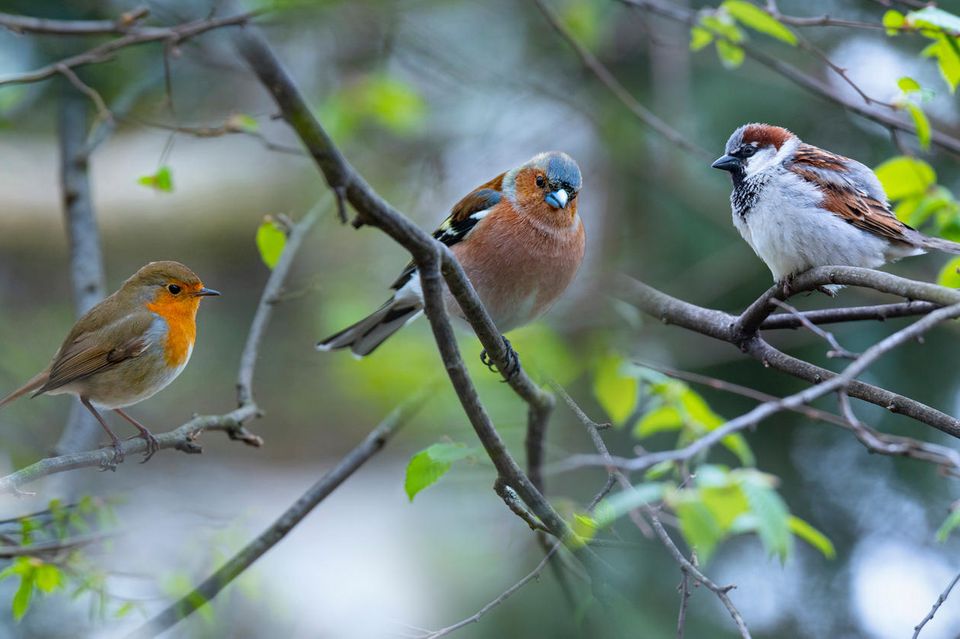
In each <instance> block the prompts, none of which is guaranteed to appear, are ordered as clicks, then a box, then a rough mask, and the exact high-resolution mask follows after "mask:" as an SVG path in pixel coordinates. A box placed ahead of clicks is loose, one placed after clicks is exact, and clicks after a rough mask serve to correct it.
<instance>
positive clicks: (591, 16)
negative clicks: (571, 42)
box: [560, 0, 602, 49]
mask: <svg viewBox="0 0 960 639" xmlns="http://www.w3.org/2000/svg"><path fill="white" fill-rule="evenodd" d="M560 17H561V19H562V20H563V22H564V23H565V24H566V25H567V28H568V29H570V32H571V33H573V35H575V36H576V38H577V41H579V42H580V43H581V44H582V45H584V46H585V47H587V48H588V49H595V48H596V47H597V45H598V44H599V43H600V36H601V27H602V22H601V20H600V11H599V4H598V3H596V2H591V1H590V0H577V1H576V2H573V3H572V4H569V5H567V6H565V7H564V8H563V11H562V14H561V16H560Z"/></svg>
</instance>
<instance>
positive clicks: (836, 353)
mask: <svg viewBox="0 0 960 639" xmlns="http://www.w3.org/2000/svg"><path fill="white" fill-rule="evenodd" d="M770 303H771V304H773V305H774V306H776V307H777V308H781V309H783V310H785V311H786V312H787V313H789V314H790V315H792V316H793V317H795V318H797V320H799V321H800V323H801V324H803V326H804V327H806V328H807V329H808V330H809V331H810V332H811V333H813V334H814V335H817V336H819V337H822V338H823V339H824V340H826V342H827V343H828V344H829V345H830V347H831V349H832V350H829V351H827V357H842V358H843V359H857V357H859V354H858V353H854V352H852V351H848V350H847V349H845V348H844V347H843V346H840V342H838V341H837V338H836V337H834V336H833V333H830V332H828V331H825V330H823V329H822V328H820V327H819V326H817V325H816V324H814V323H813V322H811V321H810V320H808V319H807V318H806V317H804V316H803V313H801V312H800V311H798V310H797V309H796V308H795V307H793V306H791V305H790V304H787V303H786V302H782V301H780V300H778V299H776V298H773V299H771V300H770Z"/></svg>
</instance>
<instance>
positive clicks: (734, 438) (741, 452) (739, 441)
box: [720, 433, 757, 466]
mask: <svg viewBox="0 0 960 639" xmlns="http://www.w3.org/2000/svg"><path fill="white" fill-rule="evenodd" d="M720 443H721V444H722V445H723V447H724V448H726V449H727V450H729V451H730V452H731V453H733V454H734V455H736V456H737V459H739V460H740V463H741V464H743V465H744V466H754V465H756V463H757V459H756V458H755V457H754V456H753V450H752V449H751V448H750V444H748V443H747V438H746V437H744V436H743V435H741V434H740V433H733V434H732V435H727V436H726V437H724V438H723V439H721V440H720Z"/></svg>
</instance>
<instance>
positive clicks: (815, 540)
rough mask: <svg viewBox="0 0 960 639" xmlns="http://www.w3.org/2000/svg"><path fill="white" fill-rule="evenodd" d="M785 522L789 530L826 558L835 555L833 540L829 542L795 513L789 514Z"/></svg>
mask: <svg viewBox="0 0 960 639" xmlns="http://www.w3.org/2000/svg"><path fill="white" fill-rule="evenodd" d="M787 522H788V524H789V526H790V532H792V533H793V534H794V535H796V536H797V537H799V538H800V539H802V540H804V541H805V542H807V543H808V544H810V545H811V546H813V547H814V548H816V549H817V550H819V551H820V553H821V554H822V555H823V556H824V557H826V558H827V559H833V558H834V557H836V556H837V551H836V549H835V548H834V547H833V542H831V541H830V540H829V539H828V538H827V536H826V535H824V534H823V533H822V532H820V531H819V530H817V529H816V528H814V527H813V526H811V525H810V524H808V523H807V522H805V521H804V520H802V519H800V518H799V517H797V516H796V515H790V517H789V518H788V519H787Z"/></svg>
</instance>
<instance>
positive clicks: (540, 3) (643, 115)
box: [533, 0, 714, 159]
mask: <svg viewBox="0 0 960 639" xmlns="http://www.w3.org/2000/svg"><path fill="white" fill-rule="evenodd" d="M533 2H534V4H536V5H537V9H539V10H540V13H542V14H543V17H544V18H546V20H547V22H548V23H549V24H550V26H551V27H552V28H553V30H554V31H556V32H557V34H559V36H560V37H561V38H563V39H564V40H565V41H566V42H567V44H569V45H570V47H571V48H572V49H573V50H574V52H575V53H576V54H577V57H579V58H580V62H581V63H582V64H583V66H584V67H585V68H586V69H587V70H589V71H590V72H591V73H592V74H593V75H595V76H596V77H597V79H598V80H600V82H601V83H602V84H603V85H604V86H605V87H607V89H608V90H609V91H610V92H611V93H612V94H613V95H614V97H616V98H617V99H618V100H619V101H620V102H621V103H623V105H624V106H625V107H627V109H628V110H629V111H630V113H632V114H633V115H634V116H636V118H637V119H639V120H640V121H641V122H643V123H644V124H645V125H646V126H648V127H650V128H651V129H653V130H654V131H655V132H656V133H658V134H660V135H661V136H663V138H664V139H666V140H667V141H669V142H672V143H673V144H675V145H677V146H679V147H680V148H682V149H685V150H687V151H689V152H691V153H693V154H694V155H697V156H700V157H701V158H708V159H709V158H712V157H714V156H713V155H712V154H711V153H710V152H709V151H707V150H706V149H704V148H702V147H700V146H699V145H697V144H695V143H693V142H691V141H690V140H688V139H687V138H686V137H684V136H683V134H682V133H680V132H679V131H677V130H676V129H674V128H673V127H672V126H670V125H669V124H667V123H666V122H664V121H663V120H662V119H660V117H658V116H657V115H656V114H655V113H653V112H652V111H651V110H650V109H648V108H647V107H645V106H644V105H643V104H641V103H640V101H639V100H637V99H636V98H635V97H633V95H632V94H631V93H630V92H629V91H627V89H626V87H624V86H623V85H622V84H620V81H619V80H617V78H616V76H614V75H613V73H612V72H611V71H610V69H608V68H607V67H606V66H604V64H603V63H602V62H600V60H598V59H597V57H596V56H595V55H593V54H592V53H591V52H590V50H589V49H587V48H586V47H585V46H583V45H582V44H580V42H579V41H578V40H577V38H576V36H574V35H573V32H571V31H570V30H569V29H568V28H567V27H566V26H564V24H563V22H561V20H560V17H559V16H558V15H557V14H556V13H554V12H553V10H552V9H551V8H550V7H549V6H548V5H547V3H546V0H533Z"/></svg>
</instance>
